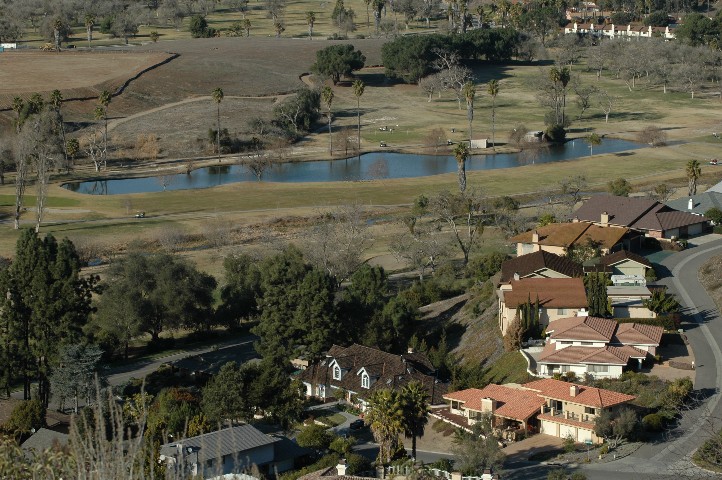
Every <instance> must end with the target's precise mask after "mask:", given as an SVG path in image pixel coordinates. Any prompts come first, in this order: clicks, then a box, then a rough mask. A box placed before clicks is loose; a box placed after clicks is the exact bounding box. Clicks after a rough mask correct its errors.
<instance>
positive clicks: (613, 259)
mask: <svg viewBox="0 0 722 480" xmlns="http://www.w3.org/2000/svg"><path fill="white" fill-rule="evenodd" d="M624 260H632V261H634V262H637V263H641V264H642V265H644V266H645V267H649V268H652V264H651V263H650V261H649V260H647V259H646V258H644V257H643V256H641V255H637V254H636V253H633V252H630V251H629V250H619V251H617V252H614V253H610V254H609V255H604V256H603V257H601V258H600V259H599V263H600V264H601V265H607V266H612V265H615V264H617V263H619V262H622V261H624Z"/></svg>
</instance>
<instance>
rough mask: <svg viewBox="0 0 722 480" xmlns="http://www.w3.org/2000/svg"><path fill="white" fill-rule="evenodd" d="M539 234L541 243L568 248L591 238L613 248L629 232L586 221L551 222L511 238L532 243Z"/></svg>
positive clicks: (511, 240) (516, 241)
mask: <svg viewBox="0 0 722 480" xmlns="http://www.w3.org/2000/svg"><path fill="white" fill-rule="evenodd" d="M535 231H536V232H537V233H538V234H539V245H549V246H558V247H565V248H568V247H570V246H572V245H586V244H587V242H588V241H589V240H592V241H594V242H598V243H599V244H600V246H601V247H602V248H612V247H613V246H614V245H616V244H617V243H619V241H621V239H622V237H624V235H626V234H627V232H628V230H627V229H626V228H620V227H614V228H603V227H598V226H596V225H591V224H589V223H586V222H572V223H550V224H549V225H545V226H543V227H539V228H537V229H535V230H530V231H528V232H524V233H520V234H519V235H516V236H514V237H511V238H510V239H509V241H510V242H513V243H532V235H533V234H534V232H535Z"/></svg>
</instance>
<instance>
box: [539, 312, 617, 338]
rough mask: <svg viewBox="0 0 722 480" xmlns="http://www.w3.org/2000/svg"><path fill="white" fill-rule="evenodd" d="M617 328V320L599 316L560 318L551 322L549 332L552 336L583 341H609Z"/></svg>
mask: <svg viewBox="0 0 722 480" xmlns="http://www.w3.org/2000/svg"><path fill="white" fill-rule="evenodd" d="M616 328H617V322H616V321H614V320H610V319H607V318H599V317H569V318H560V319H559V320H554V321H553V322H551V323H549V326H548V327H547V333H550V332H551V338H553V339H555V340H557V339H565V340H581V341H603V342H609V341H610V340H611V339H612V336H613V335H614V330H615V329H616Z"/></svg>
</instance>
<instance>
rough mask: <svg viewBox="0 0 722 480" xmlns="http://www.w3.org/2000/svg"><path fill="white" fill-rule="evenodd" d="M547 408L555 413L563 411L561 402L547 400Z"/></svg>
mask: <svg viewBox="0 0 722 480" xmlns="http://www.w3.org/2000/svg"><path fill="white" fill-rule="evenodd" d="M549 406H550V407H551V408H553V409H554V410H556V411H557V412H561V411H563V410H564V404H563V403H562V401H561V400H549Z"/></svg>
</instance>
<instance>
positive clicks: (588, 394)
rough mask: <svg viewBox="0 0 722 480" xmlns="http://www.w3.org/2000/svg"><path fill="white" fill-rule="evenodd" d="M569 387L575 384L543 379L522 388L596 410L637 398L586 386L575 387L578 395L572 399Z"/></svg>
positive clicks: (526, 384)
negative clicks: (596, 408) (595, 408)
mask: <svg viewBox="0 0 722 480" xmlns="http://www.w3.org/2000/svg"><path fill="white" fill-rule="evenodd" d="M571 385H577V384H572V383H567V382H562V381H561V380H554V379H551V378H545V379H543V380H535V381H533V382H529V383H525V384H524V387H526V388H530V389H532V390H536V391H538V392H539V395H541V396H542V397H545V398H553V399H555V400H565V401H567V402H572V403H576V404H579V405H585V406H589V407H598V408H605V407H610V406H612V405H618V404H620V403H625V402H631V401H632V400H634V399H635V398H637V397H635V396H633V395H625V394H624V393H619V392H613V391H611V390H604V389H602V388H595V387H587V386H586V385H577V388H578V389H579V393H577V395H576V396H574V397H572V396H571V394H570V388H569V387H570V386H571Z"/></svg>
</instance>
